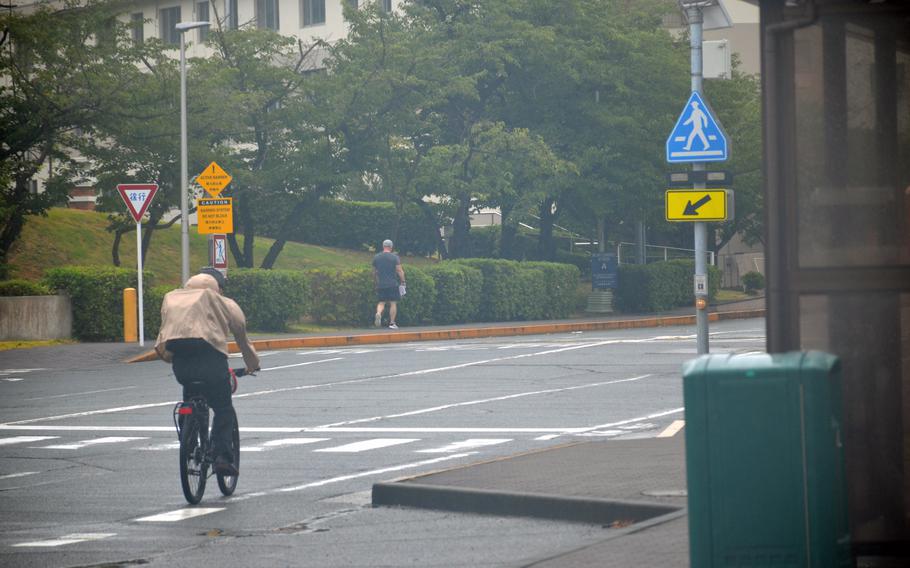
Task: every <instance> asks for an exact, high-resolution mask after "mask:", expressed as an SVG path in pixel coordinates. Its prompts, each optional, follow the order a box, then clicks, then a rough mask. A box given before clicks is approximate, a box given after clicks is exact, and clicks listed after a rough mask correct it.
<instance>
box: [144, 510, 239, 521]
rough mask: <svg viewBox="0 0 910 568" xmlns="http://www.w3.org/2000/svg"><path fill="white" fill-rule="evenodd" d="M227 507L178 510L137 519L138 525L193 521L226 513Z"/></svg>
mask: <svg viewBox="0 0 910 568" xmlns="http://www.w3.org/2000/svg"><path fill="white" fill-rule="evenodd" d="M224 509H225V507H209V508H206V507H193V508H192V509H190V508H185V509H177V510H176V511H170V512H168V513H159V514H157V515H151V516H148V517H142V518H139V519H136V522H138V523H173V522H176V521H183V520H186V519H192V518H193V517H201V516H203V515H210V514H212V513H217V512H218V511H224Z"/></svg>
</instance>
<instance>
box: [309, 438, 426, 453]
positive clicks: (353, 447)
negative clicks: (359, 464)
mask: <svg viewBox="0 0 910 568" xmlns="http://www.w3.org/2000/svg"><path fill="white" fill-rule="evenodd" d="M419 440H420V439H419V438H374V439H372V440H364V441H362V442H353V443H350V444H344V445H343V446H335V447H332V448H322V449H319V450H313V451H315V452H335V453H356V452H365V451H368V450H376V449H379V448H388V447H389V446H398V445H400V444H408V443H410V442H417V441H419Z"/></svg>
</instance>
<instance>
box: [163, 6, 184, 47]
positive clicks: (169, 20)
mask: <svg viewBox="0 0 910 568" xmlns="http://www.w3.org/2000/svg"><path fill="white" fill-rule="evenodd" d="M158 23H159V24H160V25H161V41H163V42H164V43H169V44H171V45H177V44H179V43H180V32H178V31H177V28H176V26H177V24H179V23H180V6H174V7H173V8H162V9H161V10H160V11H159V12H158Z"/></svg>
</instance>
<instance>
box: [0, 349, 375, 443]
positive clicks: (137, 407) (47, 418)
mask: <svg viewBox="0 0 910 568" xmlns="http://www.w3.org/2000/svg"><path fill="white" fill-rule="evenodd" d="M338 360H339V358H335V359H324V360H321V361H309V362H307V363H305V364H306V365H314V364H316V363H327V362H329V361H338ZM292 366H294V365H292ZM281 368H284V367H270V368H268V369H262V371H271V370H274V369H281ZM363 381H364V379H355V380H353V381H341V382H338V383H323V384H317V385H304V386H301V387H291V388H287V389H272V390H265V391H258V392H253V393H246V394H240V395H234V398H244V397H248V396H259V395H263V394H274V393H276V392H284V391H292V390H303V389H311V388H317V387H322V386H336V385H341V384H346V383H348V382H363ZM176 403H177V401H175V400H170V401H168V402H153V403H149V404H133V405H130V406H118V407H115V408H102V409H100V410H88V411H86V412H74V413H72V414H59V415H57V416H45V417H43V418H30V419H28V420H17V421H15V422H7V423H5V424H0V428H4V427H6V426H15V425H21V424H32V423H35V422H48V421H51V420H65V419H67V418H82V417H84V416H96V415H98V414H113V413H115V412H128V411H131V410H143V409H146V408H157V407H161V406H173V405H174V404H176Z"/></svg>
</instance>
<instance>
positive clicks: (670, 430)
mask: <svg viewBox="0 0 910 568" xmlns="http://www.w3.org/2000/svg"><path fill="white" fill-rule="evenodd" d="M685 425H686V421H685V420H674V421H673V422H672V423H670V425H669V426H667V427H666V428H665V429H664V431H663V432H661V433H660V434H658V435H657V437H658V438H672V437H673V436H675V435H676V434H677V433H678V432H679V431H680V430H682V429H683V426H685Z"/></svg>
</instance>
